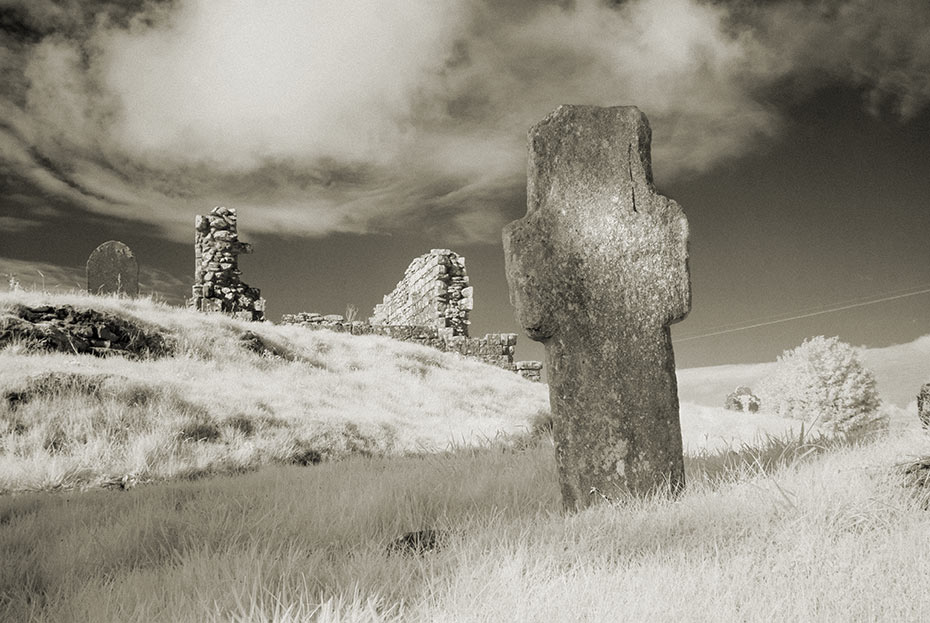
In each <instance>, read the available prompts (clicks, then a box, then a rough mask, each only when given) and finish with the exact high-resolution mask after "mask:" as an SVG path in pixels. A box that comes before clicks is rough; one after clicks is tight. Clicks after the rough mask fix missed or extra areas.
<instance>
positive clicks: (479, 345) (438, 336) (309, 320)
mask: <svg viewBox="0 0 930 623" xmlns="http://www.w3.org/2000/svg"><path fill="white" fill-rule="evenodd" d="M281 324H292V325H300V326H302V327H306V328H308V329H327V330H330V331H337V332H340V333H351V334H352V335H384V336H386V337H390V338H393V339H395V340H400V341H402V342H414V343H416V344H423V345H424V346H430V347H432V348H435V349H438V350H441V351H444V352H447V353H459V354H460V355H463V356H465V357H469V358H471V359H477V360H479V361H483V362H484V363H487V364H490V365H492V366H497V367H499V368H504V369H505V370H510V371H511V372H516V373H517V374H519V375H520V376H522V377H524V378H527V379H529V380H531V381H537V382H538V381H539V380H540V375H541V370H542V363H541V362H539V361H518V362H516V363H514V360H513V351H514V347H515V346H516V344H517V334H516V333H489V334H487V335H485V336H484V337H482V338H473V337H465V336H463V335H455V334H454V331H453V329H452V328H451V327H445V328H441V329H440V328H437V327H431V326H415V325H378V324H370V323H367V322H361V321H355V322H348V321H346V320H345V318H343V317H342V316H339V315H335V314H332V315H328V316H324V315H322V314H314V313H306V312H304V313H300V314H285V315H284V316H282V317H281Z"/></svg>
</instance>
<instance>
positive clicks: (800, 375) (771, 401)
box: [759, 335, 881, 431]
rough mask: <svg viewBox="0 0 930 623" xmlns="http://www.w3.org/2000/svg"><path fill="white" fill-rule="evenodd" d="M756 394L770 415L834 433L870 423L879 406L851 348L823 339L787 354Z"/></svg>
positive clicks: (866, 372)
mask: <svg viewBox="0 0 930 623" xmlns="http://www.w3.org/2000/svg"><path fill="white" fill-rule="evenodd" d="M759 394H760V397H761V398H762V405H763V408H764V409H765V410H767V411H769V412H771V413H775V414H777V415H780V416H782V417H790V418H795V419H799V420H804V421H806V422H809V423H811V424H817V425H819V426H823V427H825V428H832V429H834V430H839V431H849V430H852V429H854V428H857V427H860V426H863V425H866V424H870V423H873V422H874V421H875V420H876V418H878V408H879V406H880V404H881V402H880V400H879V397H878V392H877V390H876V388H875V375H874V374H873V373H872V371H871V370H869V369H868V368H866V367H864V366H863V365H862V361H861V360H860V359H859V355H858V354H857V353H856V351H855V350H854V349H853V347H852V346H850V345H849V344H847V343H845V342H841V341H840V340H839V338H838V337H831V338H826V337H824V336H822V335H821V336H818V337H815V338H810V339H807V340H804V342H803V343H802V344H801V345H800V346H798V347H797V348H794V349H792V350H786V351H785V352H784V353H783V354H782V355H781V356H780V357H779V358H778V362H777V363H776V365H775V369H774V371H773V373H772V374H771V375H770V376H769V377H768V378H766V379H764V380H763V382H762V385H761V386H760V387H759Z"/></svg>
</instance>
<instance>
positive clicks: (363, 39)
mask: <svg viewBox="0 0 930 623" xmlns="http://www.w3.org/2000/svg"><path fill="white" fill-rule="evenodd" d="M891 5H893V6H891ZM891 5H888V6H885V5H883V6H882V7H881V8H880V10H876V8H875V5H874V3H867V2H865V1H864V0H849V1H839V0H834V1H832V2H831V1H830V0H825V1H823V2H819V3H816V4H814V5H812V4H811V3H802V2H797V1H794V0H785V1H783V2H770V3H765V4H764V5H758V4H747V3H744V2H737V1H734V2H732V3H730V4H726V3H709V2H703V1H699V0H629V1H628V2H623V3H618V4H616V3H604V2H597V1H595V0H576V1H575V2H555V1H530V0H519V1H517V0H515V1H512V2H497V1H494V0H451V1H449V2H444V3H436V2H433V1H432V0H360V1H357V2H352V3H345V2H339V1H337V0H317V1H315V2H305V1H304V0H281V1H279V2H276V3H274V4H273V6H272V5H269V4H268V3H263V2H258V1H257V0H233V1H230V2H225V3H217V2H210V1H208V0H175V1H173V2H172V1H164V2H157V1H154V0H151V1H141V0H140V1H137V2H118V1H116V0H112V1H110V0H96V1H95V2H79V1H78V0H73V1H71V2H64V3H62V2H51V1H49V0H18V1H11V0H0V11H2V12H3V14H4V15H3V16H4V18H5V19H3V20H0V24H3V28H4V29H5V31H6V33H7V34H8V35H9V36H7V37H4V38H3V39H2V42H3V43H2V44H0V75H2V77H3V79H4V84H5V88H4V90H3V92H2V95H0V119H3V121H0V172H6V173H5V174H7V175H15V176H19V177H21V178H23V179H25V180H28V181H29V183H30V184H32V185H34V186H35V187H37V188H39V189H41V190H42V191H43V192H45V193H48V194H52V195H55V196H57V197H61V198H63V199H66V200H68V201H70V202H73V203H75V204H76V205H79V206H81V207H82V208H84V209H89V210H92V211H95V212H98V213H104V214H114V215H120V216H124V217H129V218H134V219H139V220H141V221H146V222H149V223H152V224H155V225H157V226H159V227H162V228H164V231H165V233H166V235H171V236H174V237H177V238H179V239H185V240H186V239H187V238H188V237H189V233H190V232H189V226H190V221H191V215H192V214H194V213H195V212H197V211H203V210H205V209H208V208H209V207H210V206H212V205H215V204H228V205H231V206H236V207H239V208H240V209H242V210H243V211H246V210H247V211H250V212H251V211H253V210H254V211H256V212H257V211H260V213H261V217H256V216H253V217H250V223H252V224H253V225H252V227H253V229H255V230H265V231H273V232H280V233H287V234H292V235H322V234H326V233H329V232H334V231H352V232H367V231H390V230H392V229H399V228H404V227H410V226H415V227H423V225H422V223H429V227H432V228H434V229H436V230H437V231H446V232H451V233H452V234H453V235H456V236H457V237H458V238H459V239H462V240H465V239H468V240H489V241H496V240H497V238H498V236H499V230H500V225H501V224H502V222H503V221H504V220H506V218H507V216H506V215H505V214H504V212H503V210H502V209H501V208H502V202H513V201H517V200H519V196H520V188H521V187H522V185H523V183H524V182H523V172H524V169H525V145H524V141H525V133H526V130H527V129H528V127H529V126H530V125H532V124H533V123H535V122H536V121H538V120H539V119H541V118H543V117H544V116H545V115H546V114H548V113H549V112H550V111H551V110H552V109H554V108H555V107H556V106H557V105H558V104H561V103H592V104H600V105H614V104H635V105H638V106H639V107H640V108H641V109H643V110H644V111H645V112H646V114H647V115H648V116H649V117H650V119H651V121H652V124H653V128H654V137H655V143H654V158H655V170H656V175H657V178H658V179H659V180H660V181H661V180H663V179H669V178H671V177H672V176H676V175H682V174H689V173H693V172H700V171H704V170H707V169H708V168H710V167H713V166H716V165H718V164H719V163H721V162H723V161H725V160H727V159H729V158H734V157H738V156H739V155H741V154H743V153H746V152H747V151H750V150H752V149H753V148H755V147H756V146H757V145H758V144H759V142H760V141H762V140H765V138H766V137H769V136H772V135H774V134H776V133H777V132H778V129H779V126H780V123H781V119H780V116H779V111H778V110H777V109H776V108H775V107H774V105H772V104H770V103H769V101H770V98H769V97H768V95H769V94H770V93H771V91H772V90H773V89H775V88H777V87H778V85H780V84H783V83H784V82H785V81H786V80H791V81H792V82H793V83H794V84H795V85H800V86H799V87H798V89H799V90H798V92H799V93H801V94H802V95H803V94H804V93H805V92H810V91H812V90H814V89H815V88H817V86H818V85H819V84H820V83H821V82H822V81H823V80H824V79H830V80H836V81H840V82H844V83H848V84H854V85H857V86H859V87H862V88H863V89H865V91H866V92H867V93H868V94H869V95H868V100H867V101H866V102H865V105H866V106H867V107H869V109H870V110H872V111H873V112H875V113H876V114H883V113H886V112H888V111H891V112H893V113H894V114H897V115H899V116H900V117H902V118H907V117H908V116H909V115H913V114H915V113H916V112H918V111H920V110H921V109H922V108H923V107H925V106H926V105H927V102H928V100H930V42H928V40H927V38H926V37H925V36H923V35H924V34H925V33H926V32H928V30H930V8H928V6H927V4H926V2H925V1H924V0H902V1H901V2H896V3H891ZM6 200H7V201H13V200H11V199H10V198H7V199H6ZM14 203H15V204H16V205H18V206H21V210H22V214H17V215H14V216H12V217H8V218H10V219H16V220H15V221H13V220H10V221H9V222H10V223H12V224H14V226H16V227H26V226H28V223H29V204H28V202H22V203H19V202H14Z"/></svg>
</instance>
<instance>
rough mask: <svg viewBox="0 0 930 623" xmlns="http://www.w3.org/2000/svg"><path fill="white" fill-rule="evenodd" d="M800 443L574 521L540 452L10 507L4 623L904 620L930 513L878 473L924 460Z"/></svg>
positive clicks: (2, 513) (458, 453)
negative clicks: (423, 540)
mask: <svg viewBox="0 0 930 623" xmlns="http://www.w3.org/2000/svg"><path fill="white" fill-rule="evenodd" d="M805 443H807V442H806V441H804V440H801V439H793V440H787V439H785V440H782V441H780V442H778V443H776V442H775V441H773V442H772V443H771V444H770V446H769V448H768V450H767V451H765V452H762V453H761V454H760V452H761V451H760V450H758V449H756V450H754V452H756V455H755V456H751V455H749V454H745V455H743V457H742V460H739V461H738V460H736V459H735V458H733V457H731V456H726V457H717V458H718V463H719V464H713V465H712V463H713V461H714V456H713V455H708V456H705V457H703V460H701V461H694V460H689V462H688V477H689V479H690V482H689V486H688V488H687V490H686V492H685V493H684V494H683V495H682V496H681V497H679V498H677V499H676V500H672V501H670V500H665V499H661V498H655V499H648V500H626V501H624V502H622V503H619V504H615V505H608V504H600V505H597V506H595V507H592V508H591V509H588V510H587V511H585V512H583V513H580V514H576V515H566V514H564V513H563V512H562V510H561V501H560V499H559V493H558V488H557V484H556V475H555V467H554V459H553V453H552V448H551V445H550V444H549V443H548V442H547V441H546V440H545V439H541V440H540V441H539V442H537V443H536V444H532V445H529V446H527V447H525V448H523V449H518V450H515V449H513V448H507V447H504V446H496V447H486V448H461V449H458V450H452V451H449V452H444V453H439V454H432V455H422V456H419V457H406V458H392V459H388V458H377V457H372V458H364V457H355V458H350V459H347V460H345V461H341V462H339V463H327V464H321V465H317V466H313V467H308V468H300V467H296V466H275V467H269V468H265V469H263V470H261V471H258V472H253V473H249V474H245V475H242V476H238V477H218V478H211V479H209V480H199V481H188V482H173V483H166V484H161V485H152V486H149V487H146V488H144V489H141V488H140V489H134V490H130V491H105V490H97V491H91V492H86V493H83V494H77V493H73V492H63V493H60V494H57V495H48V494H38V493H30V494H21V495H17V496H13V497H10V496H6V497H3V498H0V558H2V560H4V561H5V564H4V565H3V566H2V570H0V620H17V621H19V620H22V621H30V620H32V621H70V620H74V621H78V620H80V621H84V620H93V621H101V622H107V621H230V620H233V621H256V620H257V621H298V620H318V621H337V620H338V621H346V620H352V621H401V620H402V621H504V620H514V621H585V620H587V621H613V620H617V619H618V617H620V618H622V619H624V620H636V621H650V620H682V621H711V620H713V621H718V620H727V621H729V620H740V621H743V620H745V621H769V620H786V619H787V620H901V621H905V620H907V621H911V620H913V621H917V620H922V619H921V617H922V616H925V615H926V614H928V613H930V596H928V595H927V593H926V591H925V590H924V582H923V576H924V571H925V568H926V564H927V563H928V562H930V542H928V540H927V539H926V538H925V535H926V533H927V530H928V529H930V516H928V515H927V513H926V512H925V511H923V510H922V508H921V506H920V503H919V500H918V499H917V498H915V497H914V496H913V495H911V493H910V492H909V491H908V490H907V489H906V488H905V487H903V486H902V485H901V484H900V482H899V481H898V480H897V479H896V476H895V468H894V466H895V464H896V463H898V462H899V461H900V459H901V457H902V456H903V455H905V454H920V453H927V452H928V450H930V443H928V440H927V439H926V438H925V437H923V436H919V435H915V434H913V433H908V434H901V435H896V436H894V437H891V438H884V439H878V440H874V439H872V440H852V439H848V440H847V441H846V443H845V444H842V443H840V442H839V441H838V440H831V442H830V443H831V444H834V445H833V446H832V447H831V448H830V451H829V452H809V451H807V450H806V449H805V448H804V446H805ZM775 457H778V459H777V460H776V459H775ZM424 528H429V529H433V530H435V531H436V533H437V534H438V535H439V537H438V542H437V547H436V548H434V549H430V550H428V551H426V552H424V553H416V552H414V551H404V550H402V549H401V550H398V549H397V548H395V547H392V546H391V545H392V543H394V542H395V540H396V539H397V537H398V536H400V535H403V534H405V533H408V532H410V531H414V530H420V529H424Z"/></svg>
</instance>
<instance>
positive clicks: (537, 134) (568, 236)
mask: <svg viewBox="0 0 930 623" xmlns="http://www.w3.org/2000/svg"><path fill="white" fill-rule="evenodd" d="M650 142H651V131H650V128H649V123H648V121H647V120H646V117H645V115H643V114H642V113H641V112H640V111H639V110H638V109H637V108H635V107H614V108H598V107H594V106H561V107H559V108H558V109H557V110H556V111H555V112H553V113H552V114H550V115H549V117H547V118H546V119H545V120H543V121H542V122H540V123H539V124H537V125H536V126H535V127H533V128H532V129H531V130H530V132H529V169H528V177H527V212H526V216H525V217H524V218H522V219H520V220H518V221H514V222H513V223H510V224H509V225H508V226H507V227H506V228H505V229H504V235H503V238H504V256H505V261H506V269H507V281H508V283H509V286H510V298H511V302H512V303H513V304H514V306H515V307H516V311H517V319H518V321H519V322H520V324H521V325H522V326H523V327H524V329H525V330H526V332H527V333H528V335H529V336H530V337H531V338H532V339H534V340H537V341H540V342H542V343H543V344H544V345H545V349H546V368H547V370H548V371H549V372H548V374H549V396H550V402H551V405H552V413H553V419H554V426H553V436H554V440H555V445H556V459H557V463H558V471H559V481H560V486H561V490H562V499H563V502H564V504H565V506H566V507H567V508H570V509H574V508H581V507H584V506H587V505H588V504H590V503H591V502H592V501H594V500H595V499H597V498H599V497H606V498H608V499H612V500H613V499H617V498H620V497H623V496H625V495H629V494H632V495H638V496H644V495H649V494H651V493H653V492H657V491H667V492H676V491H678V490H679V489H680V488H681V487H683V486H684V461H683V457H682V442H681V426H680V423H679V418H678V388H677V382H676V379H675V360H674V354H673V352H672V343H671V336H670V332H669V328H668V325H669V324H670V323H672V322H676V321H678V320H681V319H682V318H684V317H685V315H686V314H687V313H688V311H689V310H690V308H691V283H690V277H689V273H688V248H687V244H688V221H687V219H686V218H685V215H684V213H683V212H682V210H681V208H680V207H679V206H678V204H676V203H675V202H674V201H671V200H669V199H667V198H665V197H663V196H661V195H659V194H657V193H656V192H655V188H654V187H653V183H652V165H651V156H650Z"/></svg>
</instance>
